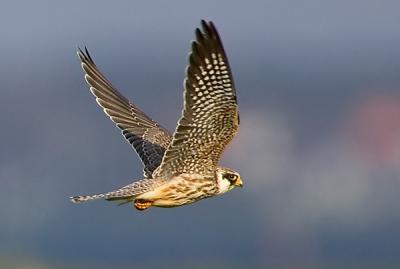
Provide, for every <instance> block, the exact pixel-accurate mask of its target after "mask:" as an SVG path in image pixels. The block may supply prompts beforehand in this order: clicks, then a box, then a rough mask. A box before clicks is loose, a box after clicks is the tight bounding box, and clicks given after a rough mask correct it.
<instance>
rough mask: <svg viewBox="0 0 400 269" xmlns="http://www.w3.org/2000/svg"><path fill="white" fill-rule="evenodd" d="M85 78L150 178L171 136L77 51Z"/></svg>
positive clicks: (89, 58) (91, 61)
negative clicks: (134, 151)
mask: <svg viewBox="0 0 400 269" xmlns="http://www.w3.org/2000/svg"><path fill="white" fill-rule="evenodd" d="M78 56H79V58H80V60H81V65H82V68H83V70H84V71H85V79H86V81H87V83H88V84H89V86H90V91H91V92H92V94H93V95H94V96H95V97H96V101H97V103H98V104H99V105H100V106H101V107H102V108H103V111H104V112H105V113H106V114H107V115H108V116H109V117H110V119H111V120H112V121H113V122H114V123H115V124H116V125H117V127H118V128H119V129H121V131H122V134H123V136H124V137H125V138H126V139H127V140H128V142H129V143H130V144H131V145H132V147H133V148H134V149H135V150H136V152H137V154H138V155H139V157H140V158H141V160H142V162H143V164H144V169H143V170H144V175H145V177H146V178H151V177H152V173H153V171H154V170H155V169H156V168H157V167H158V166H159V165H160V164H161V161H162V157H163V155H164V152H165V150H166V148H167V147H168V145H169V144H170V142H171V135H170V134H169V133H168V131H167V130H165V129H164V128H163V127H161V126H160V125H159V124H158V123H156V122H155V121H153V120H152V119H151V118H150V117H148V116H147V115H146V114H144V113H143V112H142V111H141V110H139V109H138V108H137V107H136V106H134V105H133V104H132V103H130V102H129V100H128V99H126V98H125V97H124V96H123V95H122V94H121V93H119V91H118V90H116V89H115V88H114V87H113V86H112V85H111V83H110V82H108V80H107V79H106V78H105V76H104V75H103V74H102V73H101V72H100V71H99V69H98V68H97V66H96V65H95V63H94V61H93V60H92V58H91V57H90V54H89V52H88V50H87V49H86V48H85V51H82V50H81V49H79V50H78Z"/></svg>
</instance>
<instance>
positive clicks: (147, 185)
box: [70, 179, 165, 204]
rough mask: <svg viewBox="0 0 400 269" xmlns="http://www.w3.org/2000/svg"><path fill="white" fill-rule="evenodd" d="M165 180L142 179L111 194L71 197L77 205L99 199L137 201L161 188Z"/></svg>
mask: <svg viewBox="0 0 400 269" xmlns="http://www.w3.org/2000/svg"><path fill="white" fill-rule="evenodd" d="M164 183H165V181H164V180H159V179H158V180H157V179H156V180H155V179H142V180H139V181H135V182H133V183H131V184H129V185H126V186H125V187H122V188H120V189H117V190H115V191H111V192H106V193H101V194H95V195H78V196H72V197H70V199H71V202H73V203H75V204H77V203H83V202H87V201H91V200H97V199H105V200H108V201H114V200H126V201H128V202H129V201H132V200H134V199H135V197H136V196H138V195H140V194H142V193H145V192H148V191H152V190H154V189H155V188H157V187H158V186H161V185H162V184H164Z"/></svg>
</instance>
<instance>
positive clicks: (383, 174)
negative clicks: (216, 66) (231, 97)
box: [0, 0, 400, 269]
mask: <svg viewBox="0 0 400 269" xmlns="http://www.w3.org/2000/svg"><path fill="white" fill-rule="evenodd" d="M399 10H400V2H399V1H389V0H382V1H369V0H363V1H362V0H347V1H318V0H304V1H288V0H271V1H264V0H259V1H248V2H245V1H243V2H241V3H240V2H239V1H237V2H233V1H228V0H226V1H212V0H203V1H197V2H195V1H174V0H170V1H131V0H130V1H128V0H126V1H63V2H61V1H51V0H40V1H7V0H6V1H4V0H3V1H1V8H0V34H1V42H0V126H1V127H0V128H1V132H0V140H1V143H0V267H1V268H25V269H30V268H61V269H62V268H71V267H74V268H78V269H79V268H121V269H122V268H139V267H140V268H273V269H275V268H276V269H279V268H310V269H314V268H398V267H399V266H400V210H399V203H400V195H399V193H400V27H399V26H400V16H399ZM200 19H208V20H213V21H214V22H215V24H216V25H217V27H218V29H219V31H220V34H221V36H222V39H223V42H224V45H225V48H226V51H227V53H228V56H229V60H230V63H231V67H232V69H233V73H234V77H235V82H236V86H237V91H238V98H239V104H240V113H241V115H240V116H241V128H240V133H239V135H238V136H237V137H236V138H235V140H234V141H233V142H232V144H231V145H230V147H229V149H228V150H227V151H226V152H225V154H224V157H223V160H222V161H221V163H222V165H224V166H228V167H232V168H235V170H237V171H239V172H240V173H241V175H242V177H243V179H244V182H245V188H243V189H240V190H239V189H238V190H234V191H232V192H231V193H228V194H226V195H224V196H221V197H216V198H212V199H207V200H204V201H201V202H199V203H196V204H193V205H190V206H185V207H180V208H175V209H159V208H152V209H150V210H148V211H145V212H138V211H136V210H134V209H133V208H132V206H131V205H125V206H117V205H115V204H113V203H109V202H103V201H98V202H93V203H87V204H82V205H75V204H72V203H70V201H69V198H68V197H70V196H71V195H76V194H86V193H97V192H104V191H108V190H112V189H114V188H116V187H120V186H123V185H125V184H127V183H130V182H131V181H132V180H133V179H139V178H141V177H142V166H141V163H140V161H139V159H138V158H137V156H136V154H135V153H134V151H133V150H132V149H131V148H130V147H129V145H128V143H127V142H125V140H124V139H123V137H122V136H121V135H120V133H119V131H118V129H117V128H115V127H114V125H113V124H112V122H111V121H110V120H109V119H108V118H107V117H106V116H105V115H104V114H103V113H102V111H101V110H100V108H99V107H98V106H97V105H96V102H95V100H94V98H93V96H92V95H91V94H90V92H89V90H88V87H87V85H86V83H85V82H84V80H83V72H82V70H81V68H80V65H79V61H78V58H77V56H76V53H75V52H76V49H77V47H78V46H80V47H83V46H85V45H86V46H87V47H88V48H89V50H90V52H91V54H92V56H93V58H94V60H95V61H96V63H97V65H98V66H99V67H100V69H101V70H102V71H103V72H104V74H105V75H106V76H107V77H108V79H109V80H110V81H112V83H113V84H114V86H116V87H117V88H118V89H119V90H120V91H121V92H122V93H123V94H124V95H125V96H126V97H128V98H129V99H130V100H131V101H132V102H134V103H135V104H136V105H137V106H139V107H140V108H142V109H143V110H144V111H145V112H147V113H148V114H149V115H150V116H151V117H153V118H154V119H155V120H157V121H159V122H160V123H161V124H162V125H164V126H165V127H166V128H167V129H169V130H171V131H173V130H174V129H175V124H176V122H177V119H178V117H179V116H180V113H181V109H182V81H183V78H184V69H185V66H186V64H187V55H188V52H189V44H190V40H192V39H193V38H194V34H193V31H194V29H195V28H196V27H198V26H199V22H200Z"/></svg>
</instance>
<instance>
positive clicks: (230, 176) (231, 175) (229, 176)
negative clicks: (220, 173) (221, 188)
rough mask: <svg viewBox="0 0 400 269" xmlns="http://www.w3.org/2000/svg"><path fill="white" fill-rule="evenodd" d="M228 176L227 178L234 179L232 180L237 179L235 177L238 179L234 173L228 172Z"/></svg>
mask: <svg viewBox="0 0 400 269" xmlns="http://www.w3.org/2000/svg"><path fill="white" fill-rule="evenodd" d="M226 178H227V179H228V180H230V181H232V180H235V179H236V175H234V174H228V175H226Z"/></svg>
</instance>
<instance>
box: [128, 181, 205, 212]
mask: <svg viewBox="0 0 400 269" xmlns="http://www.w3.org/2000/svg"><path fill="white" fill-rule="evenodd" d="M191 183H192V184H187V182H184V183H183V182H182V181H178V180H177V181H172V182H171V183H170V184H165V185H162V186H160V187H159V188H157V189H155V190H153V191H149V192H146V193H143V194H141V195H139V196H137V197H136V199H143V200H148V201H152V206H157V207H175V206H181V205H185V204H190V203H193V202H196V201H198V200H201V199H204V198H207V197H210V196H212V194H211V192H210V189H209V188H207V187H208V185H207V184H206V185H204V182H191ZM196 183H197V184H196Z"/></svg>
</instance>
